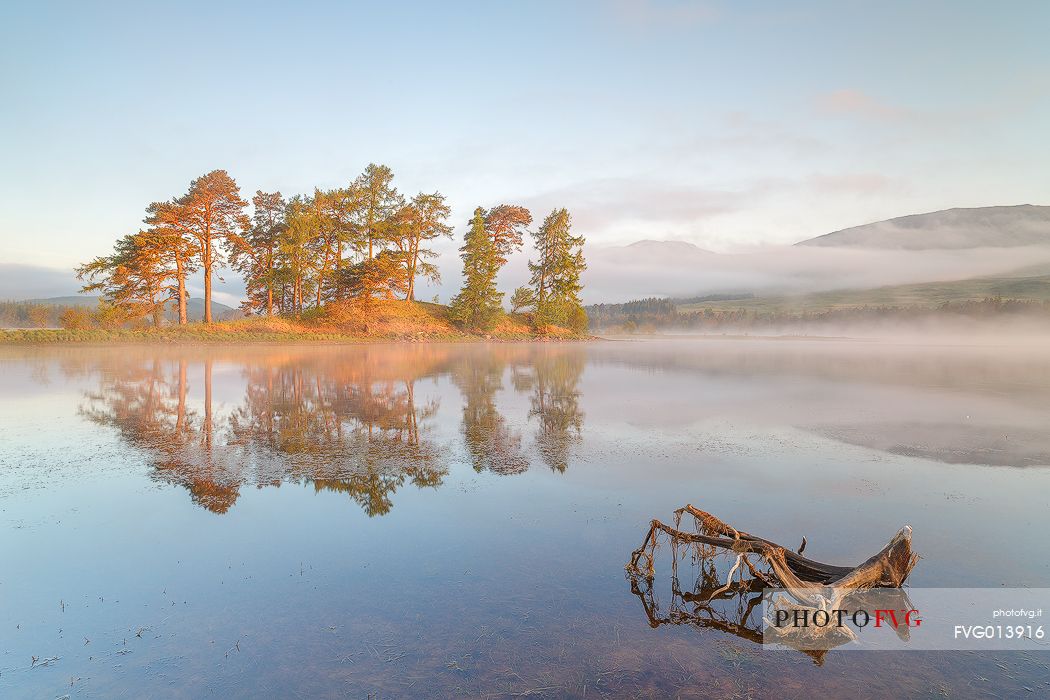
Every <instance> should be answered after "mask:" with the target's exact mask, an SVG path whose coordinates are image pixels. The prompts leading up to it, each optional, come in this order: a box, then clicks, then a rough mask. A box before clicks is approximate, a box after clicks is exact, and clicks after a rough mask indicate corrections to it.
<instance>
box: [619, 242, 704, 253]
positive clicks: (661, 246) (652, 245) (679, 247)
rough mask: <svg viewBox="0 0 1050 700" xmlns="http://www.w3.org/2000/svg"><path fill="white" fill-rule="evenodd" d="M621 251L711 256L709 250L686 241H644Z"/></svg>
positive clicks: (624, 247) (632, 244)
mask: <svg viewBox="0 0 1050 700" xmlns="http://www.w3.org/2000/svg"><path fill="white" fill-rule="evenodd" d="M622 249H624V250H629V251H631V252H632V253H653V254H659V255H683V254H684V255H696V254H697V253H700V254H702V255H712V253H711V251H710V250H704V249H703V248H700V247H699V246H695V245H693V244H692V243H688V242H686V241H653V240H649V239H646V240H644V241H635V242H634V243H631V244H630V245H626V246H623V247H622Z"/></svg>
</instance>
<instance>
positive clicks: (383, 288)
mask: <svg viewBox="0 0 1050 700" xmlns="http://www.w3.org/2000/svg"><path fill="white" fill-rule="evenodd" d="M393 180H394V175H393V173H392V172H391V170H390V168H388V167H386V166H384V165H378V164H375V163H370V164H369V165H368V166H367V167H366V168H365V170H364V172H363V173H361V175H359V176H358V177H357V178H355V179H354V180H353V181H352V182H350V183H348V184H347V186H345V187H342V188H336V189H331V190H321V189H315V190H314V191H313V193H312V194H309V195H296V196H293V197H291V198H289V199H285V197H284V196H282V194H281V193H280V192H263V191H261V190H260V191H257V192H256V193H255V196H254V197H252V201H251V204H252V209H251V212H252V216H251V217H250V218H249V217H248V216H247V215H246V214H245V208H246V207H247V205H248V203H247V202H245V201H244V200H243V199H242V198H241V196H240V189H239V187H238V185H237V182H236V181H235V180H234V179H233V178H232V177H230V175H229V174H228V173H227V172H226V171H225V170H213V171H211V172H209V173H206V174H205V175H202V176H201V177H199V178H196V179H195V180H193V181H192V182H191V183H190V187H189V190H188V191H187V192H186V193H185V194H184V195H182V196H179V197H174V198H172V199H170V200H167V201H163V202H154V203H153V204H151V205H149V207H147V210H146V217H145V220H144V221H145V223H146V225H147V227H146V228H144V229H143V230H141V231H139V232H138V233H135V234H130V235H126V236H123V237H121V238H119V239H118V240H117V242H116V245H115V247H114V250H113V252H112V254H110V255H108V256H102V257H98V258H95V259H94V260H92V261H91V262H88V263H86V264H84V265H81V266H80V267H79V268H78V274H79V276H80V277H81V279H83V280H84V281H85V283H86V284H85V287H84V291H97V292H100V295H101V298H102V300H103V302H104V304H105V308H104V309H102V310H100V311H99V312H97V313H96V314H95V317H94V319H93V322H94V323H97V324H98V325H100V326H103V327H104V328H109V329H113V328H117V327H126V326H129V325H134V324H140V323H143V322H144V321H143V319H146V318H151V319H152V322H153V324H154V325H156V326H160V325H162V322H163V319H164V317H165V308H166V305H168V304H169V302H171V301H172V300H175V301H176V302H177V304H178V309H179V322H180V324H187V323H188V321H189V320H190V319H189V318H188V317H187V307H188V304H187V300H188V298H189V295H188V293H187V290H186V282H187V279H189V276H190V275H192V274H194V273H195V272H203V276H204V295H203V296H204V304H203V306H204V309H205V318H204V321H205V322H206V323H210V322H211V311H212V304H211V287H212V278H213V274H219V272H220V271H221V269H222V268H223V267H224V266H226V265H227V263H229V265H230V266H231V267H233V269H235V270H236V271H237V272H239V273H240V274H241V275H242V276H243V278H244V282H245V290H246V296H247V299H246V300H245V301H244V302H243V303H242V304H241V308H242V309H243V310H244V311H245V313H246V314H260V315H261V314H265V315H266V316H294V317H296V318H299V319H301V318H303V317H304V314H306V312H307V311H308V310H309V309H322V308H323V307H324V306H325V305H326V304H328V303H331V302H339V303H342V302H353V301H355V300H361V301H363V302H365V303H369V302H370V301H371V300H373V299H393V298H400V299H404V300H408V301H413V300H414V299H415V283H416V280H417V279H418V278H423V279H425V280H432V281H437V280H439V270H438V267H437V265H435V263H434V258H435V257H437V253H436V251H434V250H433V249H432V248H431V242H432V241H434V240H436V239H438V238H441V237H445V236H447V237H449V238H451V237H452V228H451V227H450V226H449V225H448V223H447V221H448V217H449V216H450V213H451V209H450V207H449V206H448V204H447V203H446V202H445V197H444V196H443V195H442V194H441V193H439V192H433V193H422V192H421V193H419V194H417V195H416V196H415V197H413V198H412V199H411V200H409V201H406V199H405V197H403V196H402V195H401V194H399V193H398V190H397V188H396V187H394V184H393ZM531 224H532V214H531V213H530V212H529V210H528V209H526V208H525V207H522V206H518V205H511V204H500V205H498V206H496V207H494V208H493V209H491V210H489V211H486V210H485V209H482V208H480V207H479V208H478V209H477V210H476V211H475V212H474V216H473V218H472V219H471V222H470V229H469V230H468V232H467V234H466V236H465V238H464V242H463V246H462V247H461V248H460V257H461V259H462V260H463V270H464V275H463V276H464V281H463V286H462V289H461V290H460V292H459V293H458V294H457V295H456V296H455V297H454V299H453V300H452V304H451V308H450V309H449V311H448V317H449V318H451V319H454V320H455V322H456V323H457V324H458V325H459V326H460V327H461V328H465V329H469V330H471V331H477V330H480V331H487V330H489V329H491V328H493V327H494V326H495V324H496V323H497V321H498V320H499V319H500V317H501V316H502V314H503V308H502V301H503V294H502V293H501V292H499V291H498V290H497V286H496V279H497V275H498V273H499V270H500V269H501V267H502V266H503V265H504V264H506V262H507V258H508V256H510V255H511V254H512V253H514V252H515V251H517V250H520V248H521V245H522V239H523V237H524V234H525V233H527V232H528V231H527V228H528V227H529V226H530V225H531ZM568 229H569V220H568V213H567V212H565V210H559V211H557V212H553V213H552V215H551V216H550V217H548V221H547V222H545V224H544V235H543V236H542V237H537V241H541V240H542V242H543V244H544V246H546V247H544V248H543V249H542V250H541V262H540V263H539V265H541V266H542V270H543V273H542V275H541V276H542V281H541V283H539V284H534V287H535V290H532V289H528V288H524V287H523V288H521V289H519V290H517V291H516V292H515V294H514V296H513V298H512V300H511V301H512V305H513V307H514V310H515V311H520V310H523V309H526V308H529V309H532V308H535V309H536V311H537V312H538V314H537V315H540V316H542V318H543V319H545V320H544V321H543V324H542V325H544V326H545V325H549V324H552V323H554V324H565V323H570V322H571V323H573V324H574V326H575V327H583V324H584V320H583V319H581V318H579V314H578V313H576V311H575V309H576V307H577V306H578V305H579V289H580V283H579V273H580V271H582V269H583V268H584V267H585V266H584V264H583V257H582V254H581V253H580V252H579V250H578V248H579V247H580V246H582V241H583V239H582V238H579V237H573V236H571V235H570V234H569V233H568ZM534 235H536V234H534ZM531 268H532V265H530V269H531ZM533 273H534V276H535V274H537V273H536V270H533ZM344 308H348V309H353V308H361V307H360V306H359V305H358V306H355V305H354V304H346V305H344ZM2 311H3V309H0V312H2ZM9 315H10V314H9ZM45 315H46V316H47V318H46V319H45V318H44V316H45ZM306 315H308V316H311V317H315V316H316V317H318V318H320V317H321V316H322V314H318V313H309V314H306ZM57 316H58V312H56V311H48V312H46V313H45V312H43V311H34V312H32V314H30V313H29V312H28V311H27V312H24V313H21V315H19V319H20V320H23V323H24V324H25V325H37V326H47V325H54V323H55V322H56V319H57ZM0 322H6V321H3V319H0ZM8 323H9V325H15V323H13V322H8ZM65 325H67V326H68V329H69V330H71V331H72V330H76V331H82V330H85V328H86V326H85V321H84V319H83V318H82V317H81V316H80V315H76V314H69V315H67V316H66V319H65Z"/></svg>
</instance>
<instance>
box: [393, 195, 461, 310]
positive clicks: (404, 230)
mask: <svg viewBox="0 0 1050 700" xmlns="http://www.w3.org/2000/svg"><path fill="white" fill-rule="evenodd" d="M450 213H451V209H449V206H448V205H447V204H445V196H444V195H443V194H441V193H440V192H435V193H434V194H424V193H423V192H420V193H419V194H417V195H416V196H415V197H413V198H412V201H411V202H409V203H408V204H406V205H405V206H403V207H401V209H399V210H398V212H397V214H396V216H395V224H394V226H393V227H392V228H391V242H392V243H393V245H394V250H395V252H397V253H398V254H399V256H400V259H401V260H402V261H403V267H404V286H405V299H407V300H408V301H413V300H414V299H415V297H416V277H422V278H424V279H426V280H430V281H432V282H438V281H440V280H441V275H440V273H439V271H438V268H437V265H435V264H433V263H432V262H430V259H431V258H435V257H437V253H436V252H435V251H434V250H432V249H430V248H428V247H426V246H427V243H428V242H429V241H432V240H434V239H435V238H439V237H441V236H448V237H449V238H451V237H452V227H451V226H449V225H448V224H446V223H445V221H446V220H447V219H448V216H449V214H450Z"/></svg>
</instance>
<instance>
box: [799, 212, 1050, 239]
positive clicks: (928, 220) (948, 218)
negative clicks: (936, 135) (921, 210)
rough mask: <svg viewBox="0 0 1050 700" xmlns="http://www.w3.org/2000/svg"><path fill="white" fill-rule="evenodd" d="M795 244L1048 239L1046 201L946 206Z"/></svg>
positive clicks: (1048, 214)
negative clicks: (974, 206)
mask: <svg viewBox="0 0 1050 700" xmlns="http://www.w3.org/2000/svg"><path fill="white" fill-rule="evenodd" d="M795 245H801V246H830V247H850V248H881V249H886V248H893V249H903V250H932V249H961V248H983V247H1004V248H1012V247H1016V246H1029V245H1050V207H1042V206H1035V205H1032V204H1021V205H1018V206H1010V207H977V208H973V209H946V210H944V211H935V212H930V213H928V214H912V215H911V216H901V217H897V218H896V219H889V220H887V221H878V222H875V223H872V224H864V225H863V226H854V227H852V228H847V229H843V230H841V231H834V232H832V233H827V234H824V235H823V236H817V237H816V238H810V239H809V240H805V241H801V242H799V243H796V244H795Z"/></svg>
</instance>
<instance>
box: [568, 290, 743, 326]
mask: <svg viewBox="0 0 1050 700" xmlns="http://www.w3.org/2000/svg"><path fill="white" fill-rule="evenodd" d="M754 296H755V295H754V294H751V293H740V294H707V295H705V296H699V297H687V298H670V299H668V298H661V297H647V298H645V299H636V300H634V301H627V302H624V303H622V304H591V305H590V306H587V307H586V308H585V309H584V310H585V311H586V312H587V318H588V319H589V320H590V323H591V325H593V326H595V327H598V328H605V327H608V326H620V325H623V324H625V323H632V324H634V325H635V326H637V325H642V324H647V325H653V326H665V325H674V324H675V323H677V322H678V320H679V318H680V316H681V314H679V313H678V307H679V306H685V305H687V304H702V303H704V302H710V301H736V300H740V299H752V298H754Z"/></svg>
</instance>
